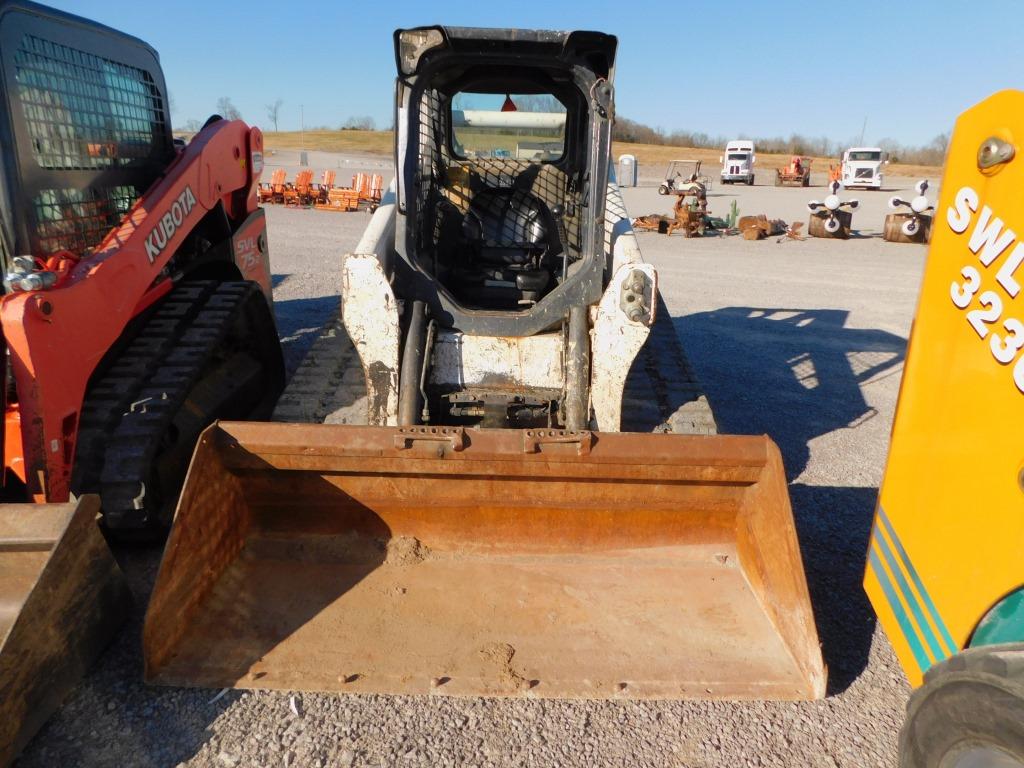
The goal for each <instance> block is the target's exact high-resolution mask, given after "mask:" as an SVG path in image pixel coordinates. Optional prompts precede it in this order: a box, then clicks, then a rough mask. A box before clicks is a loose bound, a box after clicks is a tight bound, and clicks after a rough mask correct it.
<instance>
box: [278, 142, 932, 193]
mask: <svg viewBox="0 0 1024 768" xmlns="http://www.w3.org/2000/svg"><path fill="white" fill-rule="evenodd" d="M264 144H265V146H266V147H267V149H271V150H273V149H308V150H319V151H322V152H343V153H345V152H356V153H366V154H371V155H390V154H391V153H392V152H393V151H394V138H393V136H392V133H391V131H306V132H305V134H301V133H299V132H298V131H290V132H284V131H282V132H280V133H274V132H269V133H265V134H264ZM622 154H631V155H636V158H637V161H638V162H639V163H640V164H641V165H644V166H651V165H653V166H661V165H668V162H669V161H670V160H701V161H703V163H704V168H703V171H704V173H707V174H708V175H710V176H712V177H713V176H714V175H715V174H716V173H717V169H718V158H719V156H720V155H721V154H722V153H721V150H718V149H695V148H693V147H671V146H663V145H658V144H627V143H624V142H619V141H617V142H615V143H614V144H613V145H612V156H613V157H618V156H619V155H622ZM789 158H790V156H789V155H770V154H765V153H761V152H759V153H758V154H757V167H756V170H759V171H761V172H764V171H771V170H774V169H776V168H781V167H783V166H785V165H787V164H788V163H789ZM830 161H831V162H833V163H836V162H838V159H837V158H826V157H816V158H814V163H813V165H812V169H813V170H815V171H819V172H824V171H827V170H828V164H829V162H830ZM941 172H942V169H941V168H940V167H938V166H929V165H909V164H905V163H892V164H891V165H889V166H888V168H887V169H886V174H887V175H890V176H912V177H915V178H927V179H931V180H932V181H938V180H939V177H940V175H941Z"/></svg>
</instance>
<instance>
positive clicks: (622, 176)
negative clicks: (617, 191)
mask: <svg viewBox="0 0 1024 768" xmlns="http://www.w3.org/2000/svg"><path fill="white" fill-rule="evenodd" d="M615 176H616V181H618V183H619V186H620V187H635V186H636V178H637V167H636V155H619V169H618V171H617V172H616V174H615Z"/></svg>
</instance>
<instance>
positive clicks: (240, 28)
mask: <svg viewBox="0 0 1024 768" xmlns="http://www.w3.org/2000/svg"><path fill="white" fill-rule="evenodd" d="M50 2H51V4H52V5H54V6H55V7H58V8H60V9H62V10H66V11H69V12H71V13H76V14H79V15H82V16H86V17H88V18H92V19H95V20H97V21H100V22H103V23H105V24H109V25H110V26H113V27H116V28H118V29H121V30H123V31H125V32H128V33H131V34H134V35H136V36H138V37H141V38H142V39H144V40H146V41H147V42H148V43H150V44H151V45H153V46H154V47H155V48H156V49H157V50H158V51H159V52H160V55H161V60H162V62H163V66H164V73H165V75H166V78H167V83H168V86H169V88H170V90H171V93H172V94H173V96H174V100H175V113H174V118H175V123H176V124H179V125H180V124H183V123H184V122H185V121H186V120H188V119H189V118H195V119H197V120H200V121H202V120H205V119H206V117H207V116H209V114H211V113H212V112H213V111H214V110H215V106H216V102H217V99H218V97H220V96H229V97H230V98H231V99H232V100H233V101H234V103H235V105H236V106H237V107H238V108H239V110H240V111H241V113H242V116H243V117H244V118H246V119H247V120H248V121H249V122H251V123H255V124H258V125H262V126H264V127H266V123H267V116H266V109H265V105H266V104H268V103H270V102H272V101H274V100H275V99H277V98H281V99H283V100H284V104H283V106H282V109H281V128H282V130H286V129H298V128H299V122H300V106H301V107H302V108H303V111H304V115H305V124H306V126H312V125H330V126H337V125H339V124H341V123H343V122H344V121H345V120H346V119H348V118H349V117H352V116H361V115H369V116H371V117H373V118H374V120H375V121H376V122H377V125H378V126H387V125H388V124H390V122H391V97H392V89H393V78H394V57H393V53H392V42H391V33H392V31H393V30H394V28H395V27H397V26H403V27H407V26H417V25H423V24H436V23H443V24H453V25H461V26H491V27H507V26H518V27H534V28H549V29H573V28H575V29H582V28H589V29H598V30H601V31H605V32H612V33H614V34H616V35H618V37H619V55H618V60H617V66H616V82H615V85H616V99H617V110H618V113H619V114H621V115H624V116H625V117H629V118H631V119H634V120H638V121H640V122H643V123H647V124H649V125H652V126H660V127H662V128H665V129H667V130H677V129H678V130H689V131H703V132H705V133H708V134H710V135H722V136H729V137H732V136H735V135H739V134H741V133H742V134H746V135H755V136H777V135H782V136H788V135H789V134H791V133H794V132H797V133H801V134H804V135H807V136H815V137H817V136H828V137H829V138H831V139H833V140H835V141H840V142H845V141H847V140H849V139H856V138H857V137H858V136H859V134H860V132H861V126H862V123H863V121H864V118H865V117H867V130H866V133H865V140H866V141H868V142H871V143H874V142H876V141H878V140H880V139H883V138H888V139H894V140H896V141H899V142H902V143H908V144H922V143H926V142H929V141H930V140H931V139H932V138H933V137H934V136H936V135H937V134H939V133H942V132H944V131H947V130H949V129H950V128H951V127H952V124H953V120H954V119H955V116H956V115H957V114H958V113H959V112H961V111H962V110H963V109H965V108H966V107H968V106H970V105H971V104H972V103H974V102H976V101H979V100H980V99H981V98H983V97H984V96H986V95H988V94H989V93H992V92H993V91H996V90H1000V89H1002V88H1007V87H1017V88H1024V56H1021V54H1020V52H1019V48H1016V44H1015V40H1017V39H1019V36H1020V31H1021V30H1022V29H1024V2H1014V1H1011V0H990V1H989V2H966V1H965V0H932V2H926V1H924V0H903V1H902V2H892V1H890V2H877V1H876V0H850V2H847V3H835V4H829V3H822V2H814V3H810V2H808V3H803V2H793V1H789V0H772V1H771V2H763V3H762V2H748V1H746V0H732V2H722V3H714V2H712V3H687V2H673V3H668V2H666V3H658V2H621V1H620V2H611V1H610V0H588V2H583V3H575V2H573V3H568V2H565V3H557V2H554V1H553V0H546V1H541V0H514V1H513V2H504V3H492V2H486V0H452V1H451V2H423V0H420V1H419V2H411V1H410V0H361V1H360V2H348V1H347V0H342V1H339V2H327V1H326V0H298V1H297V2H281V1H280V0H274V2H263V1H262V0H249V1H248V2H237V1H236V0H207V1H206V2H195V0H178V2H170V3H154V2H149V1H148V0H143V1H142V2H139V0H130V1H129V0H103V1H102V2H100V0H50ZM829 75H832V78H833V79H831V80H829V79H828V78H829Z"/></svg>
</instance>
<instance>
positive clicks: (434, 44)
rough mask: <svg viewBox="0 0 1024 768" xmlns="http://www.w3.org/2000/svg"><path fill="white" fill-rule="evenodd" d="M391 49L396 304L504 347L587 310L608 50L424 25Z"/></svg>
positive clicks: (605, 124)
mask: <svg viewBox="0 0 1024 768" xmlns="http://www.w3.org/2000/svg"><path fill="white" fill-rule="evenodd" d="M395 44H396V57H397V62H398V69H399V74H398V81H397V102H398V108H397V115H396V125H397V126H398V130H397V131H396V154H397V165H398V215H397V219H396V233H395V251H396V254H397V257H398V258H397V260H396V263H395V269H396V270H398V271H400V272H401V275H400V277H399V278H398V279H396V280H395V281H394V284H395V285H396V286H401V287H402V288H401V290H402V291H403V292H405V293H406V295H404V296H402V297H401V298H407V299H410V298H411V299H415V300H420V301H423V302H425V303H426V304H427V305H428V306H429V307H430V308H431V314H432V316H433V317H434V318H435V319H437V320H438V322H440V323H441V324H442V325H443V326H445V327H452V328H458V329H460V330H462V331H463V332H466V333H470V334H473V333H479V334H507V335H530V334H533V333H537V332H540V331H543V330H545V329H547V328H550V327H552V326H554V325H557V324H558V323H560V322H561V321H562V319H563V318H564V317H565V316H566V314H567V312H568V309H569V307H571V306H574V305H577V306H578V305H581V304H582V305H588V304H593V303H595V302H596V301H597V299H598V298H599V296H600V294H601V290H602V282H603V278H604V273H605V268H606V264H605V258H604V248H603V244H604V232H603V221H602V219H603V210H604V191H605V185H606V182H607V178H608V167H609V165H608V164H609V149H610V125H611V117H612V97H611V86H610V79H611V75H612V62H613V59H614V51H615V38H613V37H610V36H608V35H604V34H600V33H591V32H573V33H552V32H538V31H530V30H525V31H524V30H492V29H463V28H442V27H431V28H425V29H414V30H399V31H398V32H396V34H395Z"/></svg>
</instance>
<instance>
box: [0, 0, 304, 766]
mask: <svg viewBox="0 0 1024 768" xmlns="http://www.w3.org/2000/svg"><path fill="white" fill-rule="evenodd" d="M0 38H2V39H3V40H4V41H5V42H4V46H3V47H2V48H0V69H2V71H3V72H4V73H5V78H6V81H5V82H6V83H7V85H6V86H5V87H4V88H3V89H2V90H0V123H2V124H3V125H4V126H5V133H4V141H3V163H2V165H0V187H2V189H0V201H2V203H0V206H2V216H0V266H2V267H3V273H4V287H5V291H4V294H3V296H2V297H0V328H2V331H3V342H4V344H5V346H6V352H7V355H6V357H7V360H8V364H7V365H5V366H4V367H3V369H2V375H3V379H4V380H3V381H2V382H0V394H3V396H4V410H5V418H4V421H3V423H2V424H0V428H2V434H0V439H2V441H3V445H4V458H5V460H4V473H3V477H2V481H3V486H4V495H5V497H6V500H17V501H20V502H29V501H34V502H37V504H34V505H33V504H29V503H21V504H6V505H2V506H0V765H6V764H7V763H8V761H9V760H10V759H13V757H14V756H15V755H16V753H17V750H18V749H20V747H21V746H22V745H24V744H25V742H26V741H27V740H28V738H30V737H31V735H32V733H33V732H34V731H35V730H36V729H37V728H38V727H39V726H40V725H41V724H42V722H43V721H44V720H45V718H46V717H47V716H48V715H49V713H50V712H52V711H53V710H54V709H55V708H56V707H57V706H58V705H59V704H60V701H61V699H62V698H63V697H64V696H65V695H66V694H67V692H68V691H69V690H70V689H71V688H72V687H73V686H74V684H75V682H76V681H77V680H78V678H79V677H80V676H81V675H82V674H83V673H84V671H85V669H86V668H87V666H88V664H89V663H90V662H91V661H92V660H93V659H94V658H95V656H96V655H97V654H98V653H99V652H100V651H101V650H102V647H103V645H104V644H105V642H106V641H107V640H109V638H110V637H111V636H112V635H113V634H114V632H115V631H116V630H117V627H118V626H119V625H120V622H121V620H122V619H123V617H124V616H125V614H126V600H127V599H128V591H127V589H126V587H125V586H124V581H123V577H122V576H121V575H120V572H119V571H118V569H117V566H116V563H114V561H113V558H112V557H110V556H109V552H107V551H106V545H105V544H104V541H103V537H102V536H101V535H100V532H99V529H98V528H97V515H98V513H99V511H100V508H101V507H102V516H103V517H102V522H103V525H104V527H105V528H106V529H107V532H108V536H113V537H115V538H127V539H131V540H138V539H140V538H143V539H152V538H157V537H159V536H161V535H162V534H163V533H164V532H165V531H166V529H167V527H168V526H169V525H170V521H171V517H172V515H173V510H174V506H175V503H176V501H177V498H178V493H179V490H180V486H181V481H182V478H183V476H184V473H185V470H186V468H187V465H188V460H189V458H190V456H191V454H192V449H193V447H194V445H195V442H196V439H197V436H198V434H199V433H200V431H201V430H202V429H203V428H204V427H206V426H207V425H209V424H210V423H211V422H213V421H214V420H216V419H219V418H239V417H243V416H244V415H247V416H248V417H255V418H265V417H267V416H269V414H270V409H271V408H272V406H273V404H274V403H275V401H276V400H277V397H278V394H279V393H280V391H281V388H282V386H283V379H284V365H283V360H282V355H281V347H280V342H279V341H278V337H277V330H276V328H275V324H274V318H273V312H272V308H271V306H272V305H271V286H270V265H269V258H268V248H267V232H266V221H265V218H264V212H263V210H262V209H261V208H260V207H259V206H258V204H257V195H258V183H259V178H260V173H261V172H262V170H263V136H262V134H261V133H260V131H259V129H257V128H251V127H249V126H248V125H246V124H245V123H244V122H242V121H241V120H224V119H221V118H219V117H217V118H211V120H209V121H208V122H207V124H206V125H205V126H204V127H203V129H202V130H201V131H199V133H198V134H196V135H195V136H194V137H193V138H192V140H191V141H190V142H189V143H188V144H187V145H185V146H182V147H180V148H179V147H176V146H175V142H174V139H173V137H172V134H171V126H170V121H169V117H168V116H169V114H170V112H169V109H168V97H167V88H166V85H165V83H164V77H163V73H162V72H161V69H160V65H159V59H158V57H157V54H156V52H155V51H154V50H153V49H152V48H150V47H149V46H148V45H146V44H145V43H143V42H142V41H141V40H137V39H135V38H132V37H129V36H127V35H123V34H121V33H118V32H116V31H114V30H112V29H109V28H108V27H105V26H102V25H99V24H95V23H93V22H90V21H88V20H86V19H82V18H79V17H76V16H71V15H68V14H64V13H61V12H58V11H53V10H51V9H48V8H44V7H42V6H39V5H36V4H34V3H26V2H20V0H14V1H13V2H2V3H0ZM14 84H17V86H16V87H15V86H14ZM110 115H115V116H116V115H122V116H130V119H128V118H127V117H121V118H117V117H113V118H111V117H109V116H110ZM103 116H108V117H103ZM14 254H16V255H14ZM94 494H98V499H97V497H96V496H95V495H94ZM73 496H77V497H78V503H77V504H75V503H72V498H73ZM38 502H48V503H47V504H45V505H40V504H38ZM97 502H99V503H97Z"/></svg>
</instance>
